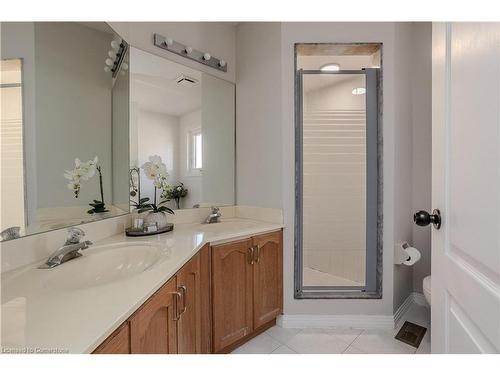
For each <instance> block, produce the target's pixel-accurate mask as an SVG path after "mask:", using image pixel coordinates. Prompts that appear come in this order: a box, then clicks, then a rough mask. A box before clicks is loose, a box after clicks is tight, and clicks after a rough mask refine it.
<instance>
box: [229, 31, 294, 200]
mask: <svg viewBox="0 0 500 375" xmlns="http://www.w3.org/2000/svg"><path fill="white" fill-rule="evenodd" d="M236 40H237V46H238V49H237V52H238V53H237V59H236V64H237V67H236V71H237V76H236V154H237V156H236V192H237V193H236V201H237V204H239V205H245V206H258V207H276V208H279V207H281V206H282V185H281V168H282V160H281V159H282V153H281V147H282V139H281V126H280V124H281V50H280V45H281V26H280V24H279V23H243V24H240V25H239V26H238V30H237V36H236ZM286 157H288V158H289V157H291V155H286Z"/></svg>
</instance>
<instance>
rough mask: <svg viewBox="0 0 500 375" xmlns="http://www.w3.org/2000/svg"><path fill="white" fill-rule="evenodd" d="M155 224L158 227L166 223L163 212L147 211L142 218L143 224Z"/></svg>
mask: <svg viewBox="0 0 500 375" xmlns="http://www.w3.org/2000/svg"><path fill="white" fill-rule="evenodd" d="M152 224H156V225H157V227H158V229H162V228H165V227H166V226H167V224H168V220H167V214H166V213H165V212H149V213H148V214H147V215H146V217H145V218H144V225H146V226H147V225H152Z"/></svg>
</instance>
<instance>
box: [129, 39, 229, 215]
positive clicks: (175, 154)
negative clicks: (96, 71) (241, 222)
mask: <svg viewBox="0 0 500 375" xmlns="http://www.w3.org/2000/svg"><path fill="white" fill-rule="evenodd" d="M130 62H131V68H130V69H131V70H130V81H131V84H130V100H131V107H130V132H131V134H130V136H131V138H130V147H131V149H130V162H131V201H132V203H133V204H134V203H136V202H138V201H139V199H140V198H146V197H147V198H149V199H150V201H153V200H154V196H155V180H153V179H151V175H150V170H149V169H148V167H151V164H147V165H145V164H146V163H148V162H152V163H153V165H157V164H158V165H159V166H161V167H158V168H160V169H164V170H163V172H162V174H164V175H165V176H166V180H164V181H163V183H161V182H160V181H156V186H157V189H156V197H157V201H158V202H159V201H161V200H162V199H163V198H166V199H170V201H169V202H167V203H166V205H167V206H168V207H170V208H172V209H178V208H193V207H209V206H224V205H233V204H234V201H235V187H234V186H235V185H234V184H235V177H234V175H235V123H234V119H235V112H234V111H235V107H234V103H235V96H234V95H235V88H234V84H232V83H230V82H227V81H224V80H222V79H219V78H215V77H213V76H211V75H209V74H206V73H202V72H200V71H197V70H195V69H192V68H188V67H186V66H184V65H181V64H177V63H174V62H172V61H170V60H167V59H165V58H162V57H159V56H156V55H153V54H151V53H148V52H144V51H141V50H138V49H135V48H131V52H130ZM160 159H161V162H160ZM162 164H164V167H163V166H162ZM144 167H145V168H144ZM154 168H156V167H154ZM137 172H139V175H140V179H139V180H138V179H137V176H138V174H137ZM139 187H140V192H139ZM139 193H140V194H139ZM139 197H140V198H139Z"/></svg>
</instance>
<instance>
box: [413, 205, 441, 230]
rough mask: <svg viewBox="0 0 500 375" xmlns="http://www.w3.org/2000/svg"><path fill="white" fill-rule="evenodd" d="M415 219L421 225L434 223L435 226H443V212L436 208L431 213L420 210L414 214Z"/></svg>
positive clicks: (437, 227)
mask: <svg viewBox="0 0 500 375" xmlns="http://www.w3.org/2000/svg"><path fill="white" fill-rule="evenodd" d="M413 221H414V222H415V224H417V225H418V226H421V227H426V226H427V225H429V224H431V223H432V225H433V226H434V228H436V229H439V228H441V212H440V211H439V210H437V209H436V210H434V211H432V214H429V213H428V212H427V211H424V210H420V211H418V212H416V213H415V215H413Z"/></svg>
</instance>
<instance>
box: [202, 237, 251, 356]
mask: <svg viewBox="0 0 500 375" xmlns="http://www.w3.org/2000/svg"><path fill="white" fill-rule="evenodd" d="M251 245H252V242H251V240H243V241H237V242H232V243H228V244H222V245H216V246H213V247H212V280H213V284H212V302H213V332H214V335H213V340H214V342H213V347H214V352H218V351H220V350H221V349H223V348H224V347H226V346H228V345H230V344H232V343H234V342H236V341H238V340H239V339H241V338H242V337H244V336H246V335H247V334H249V333H251V332H252V330H253V327H252V316H253V314H252V298H253V297H252V278H253V276H252V272H253V266H252V265H251V264H250V262H251V256H250V255H251V250H250V247H251Z"/></svg>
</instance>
